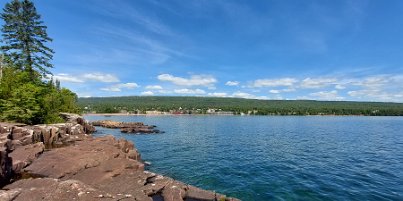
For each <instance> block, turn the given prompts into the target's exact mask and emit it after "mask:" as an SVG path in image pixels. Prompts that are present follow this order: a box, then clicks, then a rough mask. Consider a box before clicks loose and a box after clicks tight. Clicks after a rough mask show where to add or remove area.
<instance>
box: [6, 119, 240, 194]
mask: <svg viewBox="0 0 403 201" xmlns="http://www.w3.org/2000/svg"><path fill="white" fill-rule="evenodd" d="M63 117H64V118H65V119H66V120H67V123H62V124H52V125H35V126H28V125H24V124H13V123H0V147H1V148H0V164H1V170H0V185H1V190H0V200H1V201H11V200H13V201H26V200H49V201H50V200H59V201H63V200H66V201H67V200H85V201H87V200H88V201H89V200H108V201H109V200H144V201H146V200H147V201H156V200H158V201H163V200H164V201H177V200H179V201H181V200H192V201H198V200H200V201H201V200H203V201H204V200H212V201H213V200H237V199H234V198H228V197H225V196H224V195H221V194H217V193H215V192H212V191H206V190H202V189H200V188H197V187H194V186H191V185H187V184H184V183H182V182H179V181H176V180H174V179H171V178H169V177H165V176H162V175H158V174H155V173H152V172H148V171H145V170H144V163H143V162H142V160H141V156H140V154H139V152H138V151H137V150H136V149H135V147H134V145H133V143H131V142H129V141H127V140H125V139H119V140H117V139H115V138H114V137H113V136H104V137H97V138H95V137H93V136H91V133H92V132H94V131H95V128H94V127H93V126H92V125H91V124H89V123H88V122H87V121H85V120H84V119H83V118H82V117H80V116H78V115H71V114H63Z"/></svg>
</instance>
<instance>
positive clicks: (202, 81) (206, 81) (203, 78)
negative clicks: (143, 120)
mask: <svg viewBox="0 0 403 201" xmlns="http://www.w3.org/2000/svg"><path fill="white" fill-rule="evenodd" d="M158 79H159V80H160V81H166V82H172V83H173V84H175V85H179V86H188V87H190V86H204V87H214V83H216V82H217V80H216V79H215V78H214V77H213V76H211V75H192V76H190V78H183V77H175V76H173V75H170V74H161V75H158Z"/></svg>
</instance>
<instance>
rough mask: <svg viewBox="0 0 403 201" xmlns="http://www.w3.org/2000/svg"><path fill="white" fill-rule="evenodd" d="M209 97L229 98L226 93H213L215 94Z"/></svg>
mask: <svg viewBox="0 0 403 201" xmlns="http://www.w3.org/2000/svg"><path fill="white" fill-rule="evenodd" d="M207 95H208V96H213V97H228V94H227V93H224V92H213V93H208V94H207Z"/></svg>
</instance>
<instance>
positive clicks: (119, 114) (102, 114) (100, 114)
mask: <svg viewBox="0 0 403 201" xmlns="http://www.w3.org/2000/svg"><path fill="white" fill-rule="evenodd" d="M82 115H83V116H105V117H108V116H272V117H274V116H289V117H310V116H326V117H403V116H400V115H357V114H351V115H337V114H316V115H238V114H169V113H167V114H132V113H127V114H126V113H84V114H82Z"/></svg>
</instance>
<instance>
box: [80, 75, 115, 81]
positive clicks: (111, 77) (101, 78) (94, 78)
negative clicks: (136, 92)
mask: <svg viewBox="0 0 403 201" xmlns="http://www.w3.org/2000/svg"><path fill="white" fill-rule="evenodd" d="M82 77H83V78H84V79H85V80H91V81H98V82H119V78H117V77H116V76H114V75H112V74H103V73H87V74H84V75H82Z"/></svg>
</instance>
